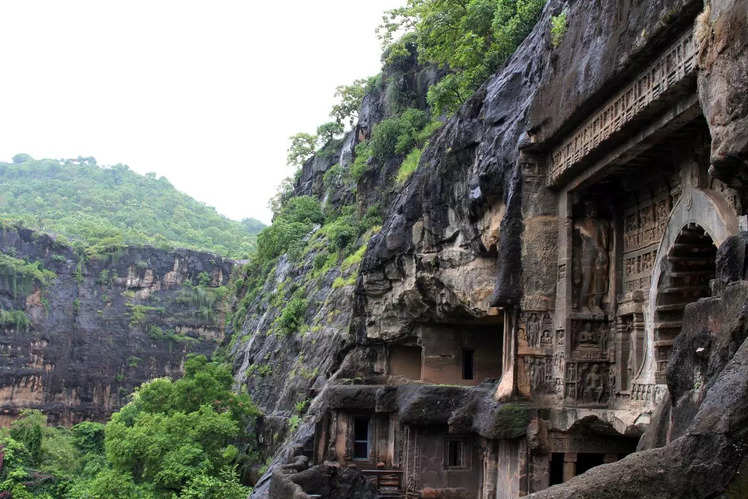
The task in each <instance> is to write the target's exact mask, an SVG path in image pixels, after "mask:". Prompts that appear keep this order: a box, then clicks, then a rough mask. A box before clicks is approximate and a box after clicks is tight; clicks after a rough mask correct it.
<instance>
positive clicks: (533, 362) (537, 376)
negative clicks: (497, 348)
mask: <svg viewBox="0 0 748 499" xmlns="http://www.w3.org/2000/svg"><path fill="white" fill-rule="evenodd" d="M522 359H523V360H524V363H525V375H526V376H527V380H528V384H529V385H530V387H531V389H532V391H533V392H535V393H541V392H553V391H554V384H553V363H552V359H551V357H548V356H535V355H526V356H523V357H522Z"/></svg>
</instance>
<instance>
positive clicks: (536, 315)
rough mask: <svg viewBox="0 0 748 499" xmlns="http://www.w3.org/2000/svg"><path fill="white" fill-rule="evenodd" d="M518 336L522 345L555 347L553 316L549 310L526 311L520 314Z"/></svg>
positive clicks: (526, 346)
mask: <svg viewBox="0 0 748 499" xmlns="http://www.w3.org/2000/svg"><path fill="white" fill-rule="evenodd" d="M519 319H520V320H519V327H518V330H517V336H518V338H519V342H520V346H521V347H525V348H530V349H533V350H534V349H538V348H543V349H550V348H552V347H553V318H552V317H551V314H550V313H549V312H547V311H525V312H522V313H521V314H520V318H519Z"/></svg>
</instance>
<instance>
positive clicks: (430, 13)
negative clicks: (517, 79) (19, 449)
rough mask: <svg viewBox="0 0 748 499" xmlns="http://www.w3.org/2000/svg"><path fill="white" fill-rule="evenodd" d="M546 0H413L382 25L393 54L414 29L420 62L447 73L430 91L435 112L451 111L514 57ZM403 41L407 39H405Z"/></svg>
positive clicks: (381, 32)
mask: <svg viewBox="0 0 748 499" xmlns="http://www.w3.org/2000/svg"><path fill="white" fill-rule="evenodd" d="M544 4H545V0H408V1H407V3H406V5H405V6H404V7H400V8H397V9H392V10H390V11H388V12H387V13H386V14H385V16H384V18H383V20H382V23H381V24H380V26H379V28H378V34H379V37H380V39H381V40H382V42H383V44H384V45H385V46H387V47H393V46H394V48H390V52H392V53H394V54H397V53H400V52H402V49H401V48H398V47H397V44H398V43H400V44H402V43H403V42H402V40H401V41H395V38H396V36H397V35H398V34H399V33H402V32H403V31H405V32H408V33H414V34H415V37H416V45H417V50H418V56H419V59H420V61H421V62H423V63H427V64H434V65H437V66H439V67H441V68H443V69H445V70H447V71H448V74H447V75H446V76H445V77H444V78H443V79H442V80H441V81H440V82H439V83H437V84H436V85H434V86H432V87H431V89H430V90H429V95H428V100H429V104H430V105H431V107H432V111H433V112H434V114H435V115H441V114H442V113H452V112H454V111H455V110H456V109H457V107H458V106H459V105H460V104H462V103H463V102H464V101H465V100H466V99H467V98H468V97H469V96H470V95H471V94H472V93H473V92H474V91H475V89H477V88H478V86H480V85H481V84H482V83H483V82H484V81H485V80H486V79H487V78H488V77H489V76H490V75H491V74H493V73H494V72H495V71H496V70H498V68H499V67H501V65H502V64H504V62H505V61H506V60H507V59H508V58H509V57H510V56H511V55H512V53H513V52H514V50H515V49H516V48H517V45H519V44H520V43H521V42H522V40H523V39H524V38H525V37H526V36H527V34H528V33H529V32H530V30H531V29H532V27H533V26H534V24H535V22H536V21H537V19H538V17H539V16H540V12H541V10H542V8H543V5H544ZM403 40H406V39H405V38H403Z"/></svg>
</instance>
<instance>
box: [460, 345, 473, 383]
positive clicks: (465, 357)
mask: <svg viewBox="0 0 748 499" xmlns="http://www.w3.org/2000/svg"><path fill="white" fill-rule="evenodd" d="M474 355H475V352H473V351H472V350H463V351H462V379H473V378H474V377H475V372H474V366H473V360H474Z"/></svg>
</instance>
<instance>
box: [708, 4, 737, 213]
mask: <svg viewBox="0 0 748 499" xmlns="http://www.w3.org/2000/svg"><path fill="white" fill-rule="evenodd" d="M696 36H697V38H698V41H699V43H700V44H701V47H700V54H699V68H700V72H699V99H700V100H701V105H702V107H703V109H704V114H705V117H706V119H707V122H708V123H709V130H710V132H711V135H712V151H711V163H712V172H713V174H714V175H715V176H717V177H718V178H720V179H722V180H724V181H725V182H727V183H730V184H732V185H742V186H745V185H746V183H748V100H746V98H745V96H746V94H748V3H746V2H745V1H742V0H712V1H711V2H709V7H708V8H707V9H706V10H705V12H704V14H703V15H702V16H700V18H699V20H698V22H697V25H696ZM745 201H746V200H744V202H745Z"/></svg>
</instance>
